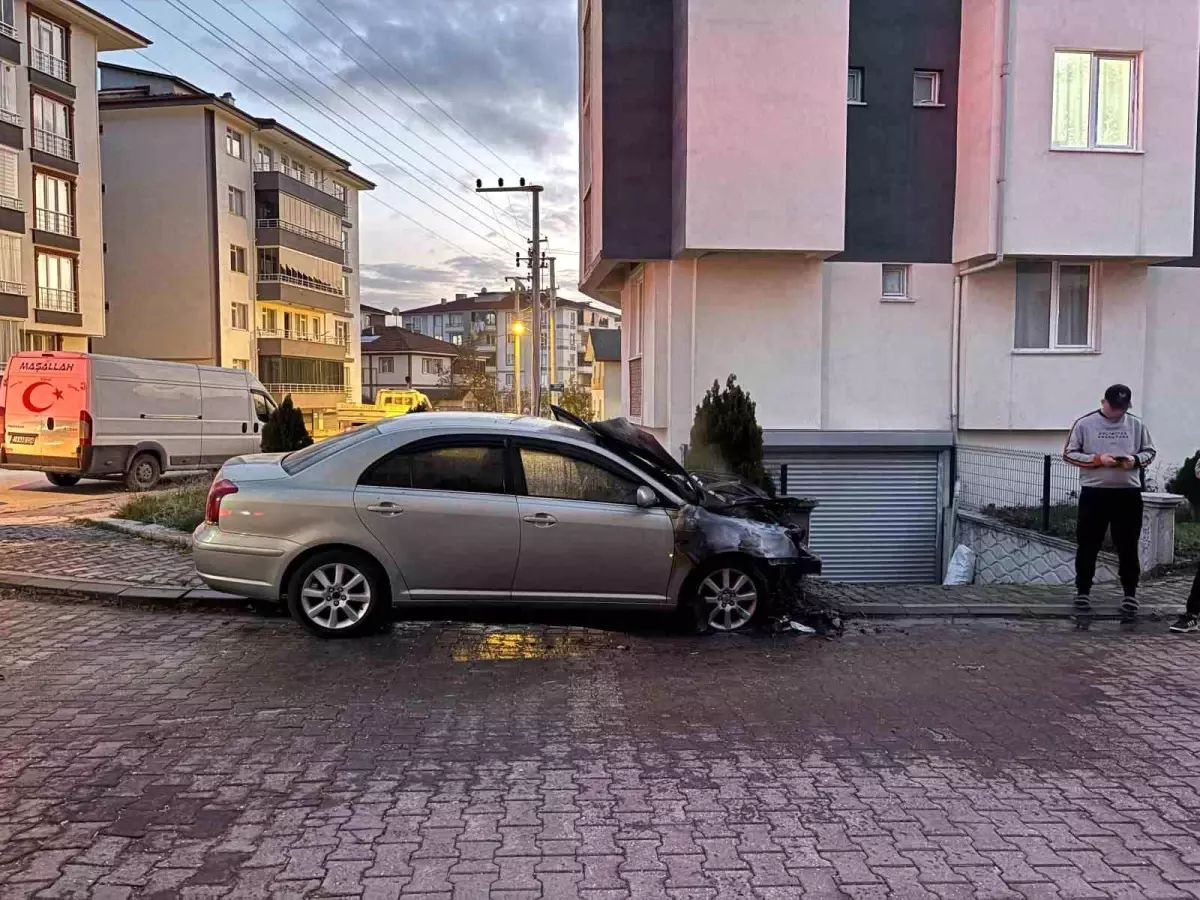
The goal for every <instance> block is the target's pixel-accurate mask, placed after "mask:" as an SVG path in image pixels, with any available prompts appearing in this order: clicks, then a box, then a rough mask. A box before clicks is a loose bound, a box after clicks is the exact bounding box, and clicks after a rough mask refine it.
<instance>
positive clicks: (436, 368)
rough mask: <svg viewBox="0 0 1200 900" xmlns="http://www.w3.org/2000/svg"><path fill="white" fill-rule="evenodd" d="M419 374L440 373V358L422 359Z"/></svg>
mask: <svg viewBox="0 0 1200 900" xmlns="http://www.w3.org/2000/svg"><path fill="white" fill-rule="evenodd" d="M421 374H423V375H441V374H442V360H440V359H422V360H421Z"/></svg>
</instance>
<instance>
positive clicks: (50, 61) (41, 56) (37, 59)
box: [29, 50, 70, 82]
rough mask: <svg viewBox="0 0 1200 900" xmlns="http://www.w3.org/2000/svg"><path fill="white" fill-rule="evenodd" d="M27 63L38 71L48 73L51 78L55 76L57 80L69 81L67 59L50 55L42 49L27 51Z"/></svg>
mask: <svg viewBox="0 0 1200 900" xmlns="http://www.w3.org/2000/svg"><path fill="white" fill-rule="evenodd" d="M29 64H30V65H31V66H32V67H33V68H34V69H36V70H37V71H39V72H42V73H43V74H45V75H49V76H50V77H51V78H57V79H58V80H59V81H65V82H69V81H70V78H69V77H68V75H67V61H66V60H65V59H61V58H60V57H57V56H52V55H51V54H49V53H46V52H44V51H42V50H32V51H30V53H29Z"/></svg>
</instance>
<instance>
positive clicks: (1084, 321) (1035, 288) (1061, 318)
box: [1013, 262, 1095, 350]
mask: <svg viewBox="0 0 1200 900" xmlns="http://www.w3.org/2000/svg"><path fill="white" fill-rule="evenodd" d="M1094 282H1095V279H1094V278H1093V267H1092V266H1090V265H1087V264H1078V263H1058V262H1019V263H1017V298H1016V306H1017V313H1016V328H1015V339H1014V342H1013V346H1014V347H1015V348H1016V349H1017V350H1090V349H1091V348H1092V334H1093V326H1092V323H1093V319H1094V316H1095V290H1094Z"/></svg>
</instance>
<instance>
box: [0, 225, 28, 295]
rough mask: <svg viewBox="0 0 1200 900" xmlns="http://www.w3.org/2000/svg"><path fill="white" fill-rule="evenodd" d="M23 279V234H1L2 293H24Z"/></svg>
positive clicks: (0, 283) (0, 292) (0, 270)
mask: <svg viewBox="0 0 1200 900" xmlns="http://www.w3.org/2000/svg"><path fill="white" fill-rule="evenodd" d="M24 293H25V285H24V283H23V282H22V280H21V236H20V235H16V234H0V294H24Z"/></svg>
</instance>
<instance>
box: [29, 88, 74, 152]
mask: <svg viewBox="0 0 1200 900" xmlns="http://www.w3.org/2000/svg"><path fill="white" fill-rule="evenodd" d="M33 147H34V149H35V150H40V151H42V152H43V153H49V154H51V155H52V156H58V157H61V158H62V159H71V160H73V159H74V158H75V148H74V145H73V144H72V142H71V111H70V109H68V108H67V105H66V104H65V103H60V102H59V101H57V100H53V99H51V98H50V97H47V96H46V95H45V94H34V95H33Z"/></svg>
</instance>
